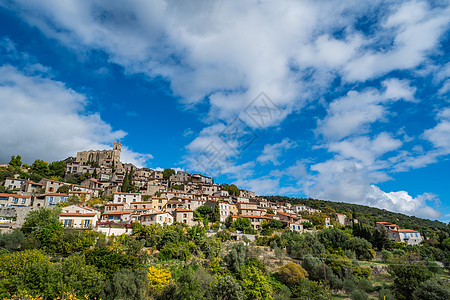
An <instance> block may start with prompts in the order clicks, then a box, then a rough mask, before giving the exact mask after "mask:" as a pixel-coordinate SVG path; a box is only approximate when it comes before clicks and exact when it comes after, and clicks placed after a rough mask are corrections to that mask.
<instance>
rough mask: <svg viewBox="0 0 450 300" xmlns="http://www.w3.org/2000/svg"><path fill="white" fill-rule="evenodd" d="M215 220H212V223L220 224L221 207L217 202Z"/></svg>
mask: <svg viewBox="0 0 450 300" xmlns="http://www.w3.org/2000/svg"><path fill="white" fill-rule="evenodd" d="M212 216H213V218H212V222H220V206H219V202H216V205H215V206H214V211H213V215H212Z"/></svg>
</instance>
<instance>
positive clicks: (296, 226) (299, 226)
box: [285, 221, 303, 232]
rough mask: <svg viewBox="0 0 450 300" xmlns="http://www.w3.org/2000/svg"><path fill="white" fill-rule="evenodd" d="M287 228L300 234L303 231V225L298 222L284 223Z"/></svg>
mask: <svg viewBox="0 0 450 300" xmlns="http://www.w3.org/2000/svg"><path fill="white" fill-rule="evenodd" d="M285 223H286V224H287V225H288V226H289V229H290V230H292V231H297V232H302V231H303V225H302V224H300V223H299V222H288V221H286V222H285Z"/></svg>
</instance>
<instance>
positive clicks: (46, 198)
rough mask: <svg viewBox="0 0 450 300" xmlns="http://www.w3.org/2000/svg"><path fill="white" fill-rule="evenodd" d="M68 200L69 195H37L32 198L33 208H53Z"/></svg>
mask: <svg viewBox="0 0 450 300" xmlns="http://www.w3.org/2000/svg"><path fill="white" fill-rule="evenodd" d="M68 199H69V194H62V193H48V194H44V195H39V196H36V197H35V198H34V201H33V206H34V207H54V206H56V205H58V204H59V203H64V202H67V200H68Z"/></svg>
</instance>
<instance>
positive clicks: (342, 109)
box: [317, 79, 415, 140]
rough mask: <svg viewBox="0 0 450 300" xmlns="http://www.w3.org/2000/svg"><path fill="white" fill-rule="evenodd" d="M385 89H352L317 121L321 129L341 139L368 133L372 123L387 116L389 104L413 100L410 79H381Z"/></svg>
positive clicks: (322, 132) (327, 135)
mask: <svg viewBox="0 0 450 300" xmlns="http://www.w3.org/2000/svg"><path fill="white" fill-rule="evenodd" d="M382 85H383V86H384V87H385V89H384V91H383V92H380V91H378V90H375V89H366V90H364V91H362V92H357V91H350V92H348V93H347V95H345V96H344V97H341V98H338V99H336V100H334V101H333V102H331V104H330V105H329V107H328V109H327V116H326V117H325V119H323V120H319V121H318V129H317V130H318V132H319V133H321V134H322V135H323V136H325V137H326V138H327V139H328V140H340V139H342V138H345V137H347V136H350V135H353V134H362V133H366V132H368V131H369V129H370V124H372V123H374V122H376V121H380V120H384V118H385V117H386V114H387V109H386V107H385V105H386V104H389V103H391V102H394V101H397V100H400V99H404V100H412V99H413V96H414V92H415V88H414V87H410V86H409V83H408V82H407V81H404V80H402V81H400V80H397V79H389V80H385V81H383V82H382Z"/></svg>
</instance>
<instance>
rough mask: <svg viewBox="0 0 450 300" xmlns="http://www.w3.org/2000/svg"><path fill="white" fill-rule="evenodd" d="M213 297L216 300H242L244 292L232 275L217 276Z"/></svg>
mask: <svg viewBox="0 0 450 300" xmlns="http://www.w3.org/2000/svg"><path fill="white" fill-rule="evenodd" d="M213 293H214V296H215V297H214V299H217V300H244V299H245V294H244V291H243V290H242V287H241V285H240V284H239V283H238V282H237V281H236V280H235V279H234V278H233V277H232V276H224V277H219V278H218V280H217V284H216V285H215V287H214V289H213Z"/></svg>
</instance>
